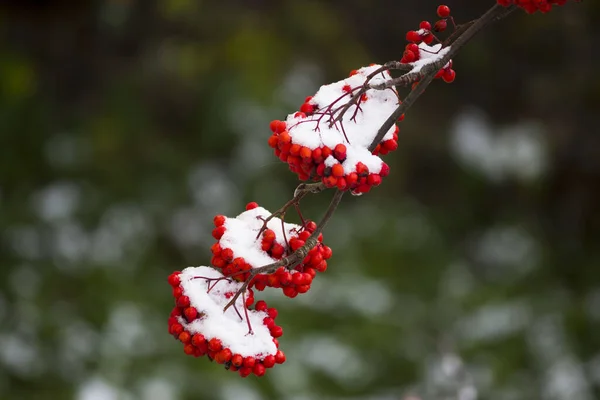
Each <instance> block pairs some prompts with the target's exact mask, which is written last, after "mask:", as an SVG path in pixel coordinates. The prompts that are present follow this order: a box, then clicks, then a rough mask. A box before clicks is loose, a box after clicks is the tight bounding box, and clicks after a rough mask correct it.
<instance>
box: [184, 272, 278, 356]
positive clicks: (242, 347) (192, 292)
mask: <svg viewBox="0 0 600 400" xmlns="http://www.w3.org/2000/svg"><path fill="white" fill-rule="evenodd" d="M198 277H204V278H209V279H212V280H207V279H202V278H198ZM179 278H180V280H181V287H182V288H183V292H184V294H185V295H186V296H188V297H189V298H190V304H191V306H193V307H195V308H196V309H197V310H198V313H203V314H204V317H203V318H199V319H196V320H194V321H193V322H191V323H188V322H187V321H185V319H183V318H181V317H180V318H179V322H180V323H181V324H182V325H183V327H184V328H185V329H186V330H187V331H189V332H190V333H191V334H195V333H201V334H202V335H204V337H205V338H206V340H210V339H212V338H218V339H220V340H221V342H222V343H223V347H224V348H225V347H228V348H229V349H230V350H231V352H232V353H233V354H236V353H239V354H241V355H242V356H243V357H248V356H253V357H257V358H260V359H263V358H264V357H266V356H267V355H275V353H277V347H276V346H275V343H273V337H272V336H271V333H270V331H269V328H267V327H266V326H265V325H264V324H263V319H264V318H265V317H267V316H268V315H267V313H266V312H264V311H255V310H248V318H249V321H250V325H251V326H252V331H253V334H249V333H248V321H246V317H245V314H244V308H245V306H244V300H243V296H240V297H239V298H238V299H237V300H236V302H235V307H236V308H237V310H238V311H239V313H240V315H241V316H242V318H240V316H239V315H238V313H237V312H236V310H235V308H234V306H232V307H229V308H228V309H227V311H225V312H223V308H224V307H225V305H226V304H227V303H228V302H229V300H230V298H227V297H226V293H232V294H235V293H236V292H237V291H238V290H239V289H240V287H241V286H242V283H240V282H235V281H230V280H229V279H222V278H223V275H222V274H221V273H220V272H219V271H217V270H215V269H213V268H211V267H205V266H200V267H188V268H186V269H184V270H183V271H182V272H181V275H180V276H179ZM195 278H196V279H195ZM219 278H221V280H219V281H218V282H216V281H215V280H217V279H219ZM215 282H216V284H215ZM213 284H214V287H213ZM209 287H211V288H212V289H211V290H210V292H208V288H209ZM207 292H208V293H207Z"/></svg>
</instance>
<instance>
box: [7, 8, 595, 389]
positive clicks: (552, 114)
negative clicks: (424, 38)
mask: <svg viewBox="0 0 600 400" xmlns="http://www.w3.org/2000/svg"><path fill="white" fill-rule="evenodd" d="M493 3H494V1H493V0H488V1H481V0H470V1H467V0H465V1H460V2H459V1H450V2H448V5H449V6H450V7H451V8H452V9H453V15H454V16H455V17H456V18H457V20H458V21H459V22H465V21H468V20H470V19H473V18H476V17H477V16H479V15H480V14H482V13H483V12H484V11H485V10H486V9H487V8H488V7H489V6H491V5H492V4H493ZM437 5H438V3H436V2H431V1H422V0H407V1H397V0H396V1H392V0H373V1H367V0H344V1H342V0H332V1H327V2H325V1H314V0H309V1H293V0H246V1H240V0H237V1H236V0H221V1H201V0H145V1H142V0H137V1H136V0H112V1H97V2H93V1H84V2H68V1H42V0H39V1H35V0H29V1H21V2H10V3H8V2H2V6H1V7H0V38H1V39H0V40H1V41H0V263H1V264H0V399H2V400H4V399H8V400H13V399H14V400H19V399H36V400H37V399H40V400H46V399H52V400H55V399H57V400H61V399H77V400H117V399H119V400H120V399H124V400H129V399H150V400H174V399H248V400H256V399H293V400H305V399H307V400H308V399H377V400H388V399H389V400H395V399H398V400H399V399H415V398H420V399H423V400H428V399H433V400H442V399H456V400H475V399H492V400H518V399H569V400H593V399H597V398H600V132H599V130H598V120H597V118H598V113H599V112H600V74H599V73H598V71H600V56H599V54H600V48H599V47H598V44H597V43H598V41H599V40H600V28H599V25H598V20H600V4H599V3H598V2H594V1H586V2H584V3H580V4H576V3H574V4H568V5H567V6H565V7H562V8H557V9H555V10H554V11H552V12H551V13H550V14H547V15H541V14H538V15H532V16H528V15H526V14H525V13H522V12H517V13H515V14H513V15H512V16H511V17H509V18H508V19H506V20H504V21H501V22H500V23H498V24H496V25H494V26H493V27H492V28H491V29H488V30H486V31H485V32H483V33H482V34H481V35H479V36H478V37H477V38H476V39H475V40H474V41H473V42H472V43H470V44H469V45H468V46H467V47H466V48H464V49H463V50H462V51H461V53H460V55H459V56H458V57H457V58H456V59H455V60H454V66H455V69H456V70H457V79H456V81H455V83H453V84H451V85H447V84H444V83H443V82H437V81H436V82H434V84H433V85H432V86H430V87H429V89H428V90H427V92H426V93H425V95H424V96H423V97H422V98H421V99H420V100H419V102H418V103H417V104H416V105H415V106H414V107H413V108H412V109H411V110H410V112H409V113H408V114H407V116H406V119H405V121H404V122H402V124H401V134H400V148H399V149H398V150H397V151H396V152H394V153H392V154H390V155H389V156H387V158H386V161H387V162H388V163H389V164H390V166H391V174H390V176H389V177H388V178H386V179H385V180H384V183H383V185H382V186H380V187H379V188H377V189H375V190H373V191H372V192H371V193H369V194H368V195H365V196H362V197H352V196H347V197H346V198H344V201H343V203H342V205H341V206H340V208H339V209H338V211H337V213H336V214H335V216H334V218H333V220H332V221H331V222H330V225H329V226H328V227H327V229H326V231H325V241H326V243H327V244H328V245H330V246H331V247H332V248H333V251H334V256H333V258H332V259H331V262H330V263H329V269H328V271H327V272H326V273H325V274H322V275H319V276H318V279H316V280H315V283H314V284H313V288H312V290H311V291H310V292H309V293H308V294H305V295H303V296H300V297H298V298H296V299H293V300H291V299H288V298H285V297H283V296H282V295H281V294H280V292H278V291H273V292H270V293H267V295H265V296H264V298H265V299H266V300H268V301H269V304H270V305H275V306H277V307H278V308H279V309H280V317H279V318H278V322H279V323H280V324H281V325H282V326H283V328H284V331H285V334H284V336H283V337H282V338H281V340H280V341H281V347H282V349H283V350H284V351H285V352H286V354H287V357H288V361H287V362H286V363H285V364H283V365H281V366H277V367H276V368H274V369H273V370H270V371H269V372H268V373H267V375H266V376H265V377H263V378H260V379H259V378H256V377H251V378H247V379H241V378H240V377H239V376H237V374H233V373H229V372H226V371H224V370H223V369H222V367H221V366H218V365H214V364H211V363H209V362H208V361H207V360H206V359H194V358H192V357H189V356H185V355H184V353H183V351H182V346H181V344H180V343H178V342H176V341H175V340H173V338H172V337H171V336H170V335H169V334H168V333H167V324H166V320H167V317H168V314H169V312H170V310H171V307H172V303H173V299H172V297H171V289H170V288H169V286H168V284H167V282H166V278H167V276H168V275H169V274H170V273H171V272H172V271H174V270H178V269H181V268H184V267H186V266H189V265H201V264H207V263H208V262H209V261H210V251H209V246H210V245H211V244H212V243H213V239H212V237H211V229H212V218H213V216H214V215H215V214H226V215H237V214H238V213H240V212H241V211H243V206H244V204H245V203H246V202H248V201H257V202H259V203H260V204H261V205H263V206H265V207H266V208H268V209H271V210H274V209H277V208H279V207H280V206H281V205H283V203H284V202H285V201H286V200H288V199H289V198H290V197H291V195H292V193H293V190H294V188H295V186H296V184H297V181H296V180H295V179H294V175H293V174H292V173H290V172H289V171H288V170H287V166H286V165H284V164H283V163H281V162H279V160H277V158H276V157H275V156H273V155H272V154H271V149H269V148H268V147H267V145H266V141H267V138H268V136H269V135H270V131H269V121H270V120H272V119H282V118H284V117H285V116H286V115H287V114H288V113H291V112H293V111H295V110H296V109H297V108H298V107H299V106H300V104H301V103H302V100H303V99H304V97H305V96H307V95H311V94H313V93H314V92H315V91H316V90H317V88H318V87H319V86H320V85H322V84H325V83H328V82H331V81H335V80H339V79H341V78H343V77H345V76H347V74H348V71H350V70H351V69H354V68H357V67H360V66H362V65H366V64H368V63H371V62H376V63H383V62H385V61H388V60H398V59H399V58H400V57H401V54H402V51H403V49H404V45H405V40H404V36H405V33H406V31H407V30H409V29H415V28H416V27H417V26H418V23H419V21H421V20H422V19H429V20H431V21H432V22H435V9H436V7H437ZM330 196H331V193H324V194H321V195H318V196H313V197H310V198H307V199H306V200H305V201H304V202H303V211H304V214H305V215H306V216H307V217H309V218H312V219H318V218H320V216H321V215H322V213H323V211H324V210H325V208H326V206H327V204H328V202H329V198H330ZM291 221H294V220H293V219H292V220H291Z"/></svg>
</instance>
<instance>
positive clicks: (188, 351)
mask: <svg viewBox="0 0 600 400" xmlns="http://www.w3.org/2000/svg"><path fill="white" fill-rule="evenodd" d="M183 352H184V353H185V354H187V355H188V356H191V355H192V354H194V352H195V349H194V346H192V345H191V344H186V345H185V346H183Z"/></svg>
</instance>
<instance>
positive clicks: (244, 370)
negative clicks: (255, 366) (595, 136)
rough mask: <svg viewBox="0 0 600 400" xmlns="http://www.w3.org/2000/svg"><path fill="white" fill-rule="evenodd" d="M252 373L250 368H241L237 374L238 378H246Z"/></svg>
mask: <svg viewBox="0 0 600 400" xmlns="http://www.w3.org/2000/svg"><path fill="white" fill-rule="evenodd" d="M251 373H252V368H250V367H242V368H240V369H239V370H238V374H240V376H241V377H242V378H245V377H247V376H248V375H250V374H251Z"/></svg>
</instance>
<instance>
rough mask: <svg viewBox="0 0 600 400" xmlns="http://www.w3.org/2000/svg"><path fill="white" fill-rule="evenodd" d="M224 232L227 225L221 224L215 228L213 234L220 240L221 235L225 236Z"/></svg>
mask: <svg viewBox="0 0 600 400" xmlns="http://www.w3.org/2000/svg"><path fill="white" fill-rule="evenodd" d="M223 234H225V227H224V226H219V227H217V228H215V229H213V230H212V235H213V237H214V238H215V239H217V240H219V239H221V236H223Z"/></svg>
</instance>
